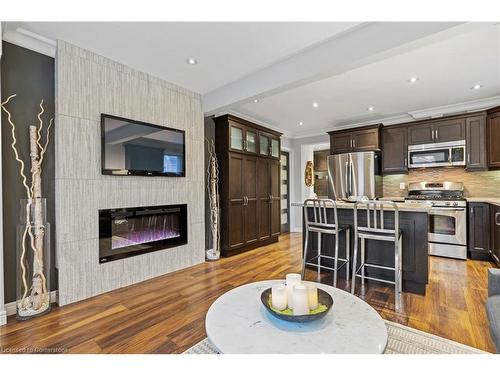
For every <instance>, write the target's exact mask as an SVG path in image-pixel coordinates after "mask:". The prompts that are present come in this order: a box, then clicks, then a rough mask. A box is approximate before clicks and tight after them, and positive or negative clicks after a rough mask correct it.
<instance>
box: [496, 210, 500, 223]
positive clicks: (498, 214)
mask: <svg viewBox="0 0 500 375" xmlns="http://www.w3.org/2000/svg"><path fill="white" fill-rule="evenodd" d="M499 217H500V212H497V213H495V224H496V225H500V223H499V222H498V218H499Z"/></svg>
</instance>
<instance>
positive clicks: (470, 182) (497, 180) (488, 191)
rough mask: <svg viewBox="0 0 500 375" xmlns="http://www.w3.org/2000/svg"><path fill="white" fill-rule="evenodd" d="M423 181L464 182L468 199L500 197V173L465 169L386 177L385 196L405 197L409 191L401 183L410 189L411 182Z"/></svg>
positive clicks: (433, 170)
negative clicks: (467, 170) (401, 187)
mask: <svg viewBox="0 0 500 375" xmlns="http://www.w3.org/2000/svg"><path fill="white" fill-rule="evenodd" d="M421 181H454V182H463V183H464V186H465V195H466V196H467V197H500V171H484V172H466V171H465V169H464V168H426V169H413V170H410V172H409V173H408V174H397V175H388V176H384V196H386V197H399V196H402V197H404V196H406V195H407V193H408V190H407V188H406V189H404V190H400V189H399V183H400V182H404V183H405V185H406V187H408V183H410V182H421Z"/></svg>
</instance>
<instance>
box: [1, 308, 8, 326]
mask: <svg viewBox="0 0 500 375" xmlns="http://www.w3.org/2000/svg"><path fill="white" fill-rule="evenodd" d="M4 324H7V311H0V326H3V325H4Z"/></svg>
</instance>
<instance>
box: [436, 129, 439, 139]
mask: <svg viewBox="0 0 500 375" xmlns="http://www.w3.org/2000/svg"><path fill="white" fill-rule="evenodd" d="M436 139H439V133H438V130H437V129H436Z"/></svg>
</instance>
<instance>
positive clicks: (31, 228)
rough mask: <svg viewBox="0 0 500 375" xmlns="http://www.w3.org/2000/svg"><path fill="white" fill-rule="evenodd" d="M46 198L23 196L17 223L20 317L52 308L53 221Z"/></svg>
mask: <svg viewBox="0 0 500 375" xmlns="http://www.w3.org/2000/svg"><path fill="white" fill-rule="evenodd" d="M46 212H47V209H46V200H45V198H35V199H21V202H20V210H19V224H18V226H17V319H18V320H27V319H31V318H33V317H35V316H39V315H43V314H46V313H48V312H49V311H50V278H51V269H50V224H49V223H48V222H47V215H46Z"/></svg>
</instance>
